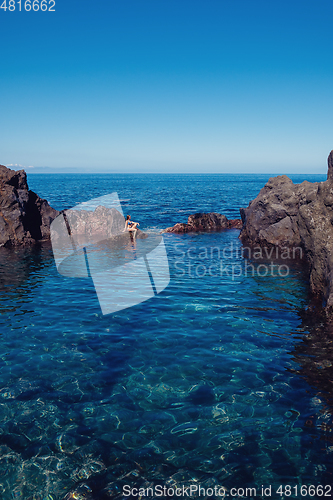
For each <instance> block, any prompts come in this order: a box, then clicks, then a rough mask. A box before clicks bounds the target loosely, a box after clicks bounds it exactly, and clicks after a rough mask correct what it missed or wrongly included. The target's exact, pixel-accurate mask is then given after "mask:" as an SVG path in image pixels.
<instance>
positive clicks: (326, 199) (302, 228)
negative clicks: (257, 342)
mask: <svg viewBox="0 0 333 500" xmlns="http://www.w3.org/2000/svg"><path fill="white" fill-rule="evenodd" d="M241 216H242V220H243V224H244V225H243V229H242V231H241V233H240V239H241V240H242V242H243V243H244V244H246V245H249V246H252V247H253V246H255V245H257V246H260V247H279V248H281V249H282V248H290V249H293V252H292V255H293V256H295V255H297V256H298V257H303V258H304V259H305V260H306V261H307V263H308V264H309V268H310V269H309V270H310V290H311V292H312V296H313V299H315V302H316V303H317V304H320V307H322V306H323V307H324V309H325V312H326V313H327V314H328V315H332V313H333V151H331V153H330V155H329V157H328V174H327V180H326V181H324V182H313V183H311V182H308V181H304V182H302V183H301V184H294V183H293V182H292V181H291V179H289V178H288V177H287V176H286V175H282V176H278V177H272V178H270V179H269V181H268V182H267V184H266V185H265V186H264V187H263V188H262V189H261V191H260V193H259V194H258V196H257V197H256V198H255V200H253V201H251V202H250V204H249V206H248V207H247V208H245V209H241ZM295 250H297V251H296V252H295ZM315 302H314V303H315Z"/></svg>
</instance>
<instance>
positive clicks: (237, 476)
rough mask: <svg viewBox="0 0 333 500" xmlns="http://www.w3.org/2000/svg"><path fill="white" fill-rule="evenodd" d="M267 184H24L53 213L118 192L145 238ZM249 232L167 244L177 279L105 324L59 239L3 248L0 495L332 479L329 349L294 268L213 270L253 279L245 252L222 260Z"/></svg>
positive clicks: (165, 179) (65, 179) (211, 180)
mask: <svg viewBox="0 0 333 500" xmlns="http://www.w3.org/2000/svg"><path fill="white" fill-rule="evenodd" d="M268 177H269V176H268V175H267V176H264V175H258V176H255V175H253V176H250V175H249V176H236V175H235V176H232V175H221V176H218V175H207V176H204V175H193V176H190V175H179V176H176V175H141V176H140V175H133V176H129V175H127V176H125V175H100V176H92V175H67V176H66V175H49V176H45V175H34V176H30V177H29V185H30V188H31V189H33V190H34V191H36V192H38V193H39V194H40V195H41V196H43V197H45V198H47V199H48V200H49V201H50V203H51V204H52V205H53V206H54V207H55V208H58V209H62V208H69V207H71V206H73V205H75V204H77V203H80V202H82V201H85V200H88V199H90V198H93V197H97V196H101V195H103V194H108V193H110V192H113V191H117V192H118V195H119V198H120V199H121V200H123V201H122V203H123V206H124V212H128V213H130V214H131V215H132V219H133V220H138V221H140V224H141V228H142V229H148V230H159V229H162V228H165V227H168V226H170V225H172V224H174V223H176V222H186V219H187V216H188V215H189V214H190V213H193V212H197V211H206V212H207V211H215V212H221V213H224V214H226V215H227V216H228V217H229V218H234V217H238V216H239V215H238V210H239V207H242V206H247V204H248V202H249V201H250V200H251V199H253V198H254V197H255V196H256V194H257V193H258V192H259V190H260V189H261V187H262V186H263V185H264V183H265V182H266V180H267V179H268ZM292 178H293V180H294V181H295V182H301V181H302V180H304V179H305V178H307V179H308V180H316V181H317V180H318V181H321V180H324V176H307V177H305V176H304V177H301V176H292ZM238 234H239V231H237V230H230V231H226V232H221V233H212V234H188V235H173V234H168V235H166V236H165V243H166V246H167V249H168V258H169V265H170V273H171V282H170V284H169V286H168V287H167V288H166V289H165V290H164V291H163V292H162V293H161V294H159V295H158V296H157V297H154V298H153V299H151V300H150V301H148V302H145V303H142V304H139V305H137V306H135V307H133V308H131V309H126V310H123V311H120V312H118V313H116V314H113V315H108V316H103V315H102V314H101V311H100V308H99V305H98V300H97V297H96V294H95V291H94V288H93V285H92V282H91V281H90V280H89V279H78V278H64V277H62V276H60V275H59V274H58V273H57V271H56V268H55V265H54V262H53V256H52V250H51V247H50V245H44V246H43V247H42V248H33V249H17V250H6V249H0V250H1V251H0V273H1V286H0V298H1V300H0V333H1V335H0V498H1V499H4V500H7V499H13V498H15V499H16V498H23V499H25V500H28V499H29V500H30V499H34V500H45V499H48V500H52V499H53V500H58V499H59V500H60V499H64V498H68V499H69V498H76V499H84V498H87V499H88V498H90V499H93V500H99V499H109V498H115V497H117V496H119V498H121V497H122V491H123V490H122V489H123V486H124V485H129V486H131V487H145V488H147V487H149V486H154V485H155V486H156V485H163V486H169V487H176V486H179V487H182V486H184V485H185V486H188V485H190V484H200V485H201V486H202V487H206V488H207V487H214V486H216V485H219V486H224V487H225V488H226V489H227V491H228V492H230V489H231V488H240V487H242V488H247V487H255V488H257V496H260V491H261V487H262V485H264V487H268V486H269V485H272V492H273V493H272V498H287V497H288V495H282V496H280V495H278V494H274V491H275V490H277V488H278V487H279V485H283V487H285V485H291V486H293V487H295V486H298V487H300V485H302V484H303V485H311V484H313V485H318V484H322V485H330V484H331V483H332V470H333V467H332V465H333V444H332V434H331V428H332V427H331V426H332V417H331V408H332V405H331V393H332V390H331V380H332V356H331V352H330V349H331V350H332V348H331V345H330V342H329V341H327V340H326V339H325V338H324V337H323V335H322V332H321V330H320V327H318V326H316V327H312V328H310V327H308V326H307V325H306V324H305V323H304V322H302V319H301V311H302V309H303V308H304V307H305V306H306V304H307V293H308V288H307V282H306V279H305V277H304V275H303V273H302V270H301V269H299V268H298V267H297V265H295V266H294V267H292V268H291V269H290V273H289V275H288V276H285V277H281V276H266V277H260V276H258V274H255V275H254V276H252V275H251V274H249V275H247V276H245V275H244V273H243V272H242V274H241V275H240V276H234V277H232V276H230V275H229V276H228V275H227V274H225V273H224V274H223V275H220V274H219V273H215V274H213V275H210V274H209V272H208V271H207V270H208V269H209V265H216V264H220V261H221V260H223V265H229V266H231V265H235V266H241V267H240V268H241V269H242V270H244V265H245V262H244V259H243V258H242V256H241V254H240V252H237V251H234V252H233V253H232V255H230V252H229V254H227V255H226V257H225V258H224V257H223V258H222V257H221V254H220V256H219V255H218V251H217V249H218V248H219V249H220V250H221V251H222V250H223V249H225V248H230V246H231V244H232V245H233V248H234V249H235V250H236V249H240V248H241V244H240V242H239V240H238ZM212 247H213V248H215V251H214V252H213V255H211V254H210V249H211V248H212ZM204 249H207V252H206V251H205V250H204ZM205 252H206V253H205ZM219 257H220V258H219ZM200 266H201V267H200ZM203 266H204V267H203ZM205 270H206V273H205V272H204V271H205ZM238 274H240V273H238ZM293 491H294V490H293ZM299 491H300V490H299ZM326 491H327V492H328V491H329V490H326ZM303 493H304V490H303ZM331 493H332V491H331ZM127 496H128V495H127ZM298 496H300V493H298ZM317 496H318V497H319V496H320V494H319V495H317ZM317 496H316V497H317ZM239 497H240V495H236V496H235V498H239ZM133 498H134V497H133ZM156 498H157V497H156ZM302 498H313V495H307V494H303V495H302Z"/></svg>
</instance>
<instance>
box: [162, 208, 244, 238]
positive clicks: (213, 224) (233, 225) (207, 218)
mask: <svg viewBox="0 0 333 500" xmlns="http://www.w3.org/2000/svg"><path fill="white" fill-rule="evenodd" d="M241 228H242V221H241V220H240V219H231V220H228V219H227V218H226V216H225V215H221V214H216V213H214V212H211V213H208V214H202V213H198V214H193V215H190V216H189V218H188V221H187V224H185V223H178V224H175V225H174V226H173V227H168V228H167V229H164V230H163V231H162V232H163V233H193V232H198V231H220V230H222V229H241Z"/></svg>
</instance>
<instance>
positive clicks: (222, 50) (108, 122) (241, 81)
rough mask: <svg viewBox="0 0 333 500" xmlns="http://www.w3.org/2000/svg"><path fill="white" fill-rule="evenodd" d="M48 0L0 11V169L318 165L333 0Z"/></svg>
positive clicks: (332, 80)
mask: <svg viewBox="0 0 333 500" xmlns="http://www.w3.org/2000/svg"><path fill="white" fill-rule="evenodd" d="M1 1H3V0H1ZM55 1H56V5H55V10H56V12H32V11H31V12H18V10H16V11H15V12H9V11H8V10H7V11H6V12H5V11H4V10H3V9H1V10H0V26H1V35H2V50H1V52H0V68H1V72H0V75H1V76H0V109H1V134H0V163H2V164H5V165H22V166H23V167H25V168H27V171H29V172H33V171H40V168H41V167H48V169H49V170H46V171H68V172H70V171H90V172H94V171H96V172H103V171H111V172H222V173H223V172H240V173H242V172H245V173H251V172H268V173H293V172H295V173H325V172H326V170H327V163H326V160H327V156H328V154H329V152H330V150H331V149H333V121H332V109H333V64H332V62H333V36H332V27H331V24H332V22H331V21H332V18H333V2H332V1H331V0H327V1H323V0H317V1H316V2H315V1H314V0H312V1H308V0H302V1H299V0H288V1H285V0H279V1H276V0H262V1H261V0H200V1H199V0H117V1H115V0H94V1H89V2H88V1H87V0H80V1H77V0H55ZM7 3H8V0H7ZM31 167H34V168H31ZM12 168H19V167H12Z"/></svg>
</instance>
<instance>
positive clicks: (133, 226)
mask: <svg viewBox="0 0 333 500" xmlns="http://www.w3.org/2000/svg"><path fill="white" fill-rule="evenodd" d="M137 226H140V224H139V223H138V222H133V221H131V216H130V215H128V216H127V217H126V223H125V229H124V231H130V233H131V234H133V236H134V237H135V235H136V232H137Z"/></svg>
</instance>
